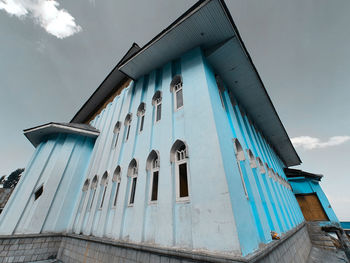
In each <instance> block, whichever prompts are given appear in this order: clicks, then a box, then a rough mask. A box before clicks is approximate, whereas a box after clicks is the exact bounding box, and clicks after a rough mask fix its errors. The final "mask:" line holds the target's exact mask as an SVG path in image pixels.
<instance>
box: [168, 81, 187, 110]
mask: <svg viewBox="0 0 350 263" xmlns="http://www.w3.org/2000/svg"><path fill="white" fill-rule="evenodd" d="M182 86H183V85H182V77H181V76H180V75H176V76H175V77H174V78H173V80H172V81H171V83H170V91H171V92H173V93H174V105H175V110H178V109H180V108H182V107H183V105H184V103H183V92H182Z"/></svg>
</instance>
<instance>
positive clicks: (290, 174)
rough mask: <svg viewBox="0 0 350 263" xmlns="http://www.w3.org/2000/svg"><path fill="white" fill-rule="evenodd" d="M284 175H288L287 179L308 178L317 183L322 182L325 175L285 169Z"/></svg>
mask: <svg viewBox="0 0 350 263" xmlns="http://www.w3.org/2000/svg"><path fill="white" fill-rule="evenodd" d="M284 173H285V174H286V176H287V178H295V177H306V178H310V179H315V180H317V181H321V179H322V177H323V175H322V174H313V173H308V172H305V171H302V170H298V169H290V168H285V169H284Z"/></svg>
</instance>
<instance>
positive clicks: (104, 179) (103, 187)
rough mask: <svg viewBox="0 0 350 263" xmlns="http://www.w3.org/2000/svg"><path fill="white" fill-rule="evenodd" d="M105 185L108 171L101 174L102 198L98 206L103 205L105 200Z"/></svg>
mask: <svg viewBox="0 0 350 263" xmlns="http://www.w3.org/2000/svg"><path fill="white" fill-rule="evenodd" d="M107 185H108V173H107V171H106V172H105V173H104V174H103V176H102V179H101V188H102V189H103V191H102V199H101V203H100V208H102V207H103V202H104V200H105V196H106V191H107Z"/></svg>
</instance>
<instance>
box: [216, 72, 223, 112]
mask: <svg viewBox="0 0 350 263" xmlns="http://www.w3.org/2000/svg"><path fill="white" fill-rule="evenodd" d="M215 80H216V85H217V86H218V91H219V96H220V100H221V105H222V107H223V108H224V109H225V103H224V98H223V96H222V93H223V92H224V90H225V88H224V84H223V82H222V80H221V78H220V77H219V76H218V75H216V74H215Z"/></svg>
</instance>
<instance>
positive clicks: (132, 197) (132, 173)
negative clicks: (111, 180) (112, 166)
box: [128, 159, 138, 206]
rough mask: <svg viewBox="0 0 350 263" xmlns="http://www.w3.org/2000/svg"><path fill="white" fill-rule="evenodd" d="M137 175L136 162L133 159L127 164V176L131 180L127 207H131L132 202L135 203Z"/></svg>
mask: <svg viewBox="0 0 350 263" xmlns="http://www.w3.org/2000/svg"><path fill="white" fill-rule="evenodd" d="M137 173H138V168H137V162H136V160H135V159H132V160H131V162H130V164H129V168H128V176H129V177H130V179H131V184H130V194H129V206H132V205H133V204H134V201H135V193H136V183H137Z"/></svg>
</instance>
